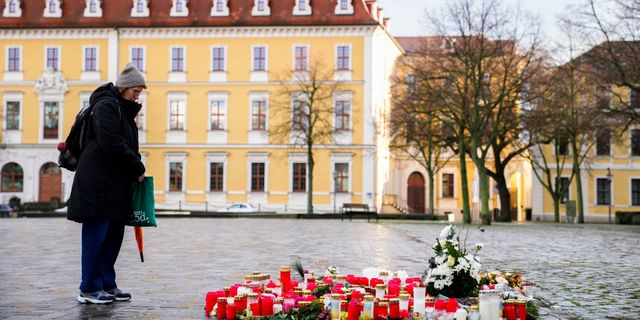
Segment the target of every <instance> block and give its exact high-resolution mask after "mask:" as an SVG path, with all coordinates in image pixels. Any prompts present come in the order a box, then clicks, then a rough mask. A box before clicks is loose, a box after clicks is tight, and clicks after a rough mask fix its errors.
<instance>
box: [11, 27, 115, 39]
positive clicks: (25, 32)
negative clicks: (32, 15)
mask: <svg viewBox="0 0 640 320" xmlns="http://www.w3.org/2000/svg"><path fill="white" fill-rule="evenodd" d="M111 30H113V29H108V28H103V29H91V28H86V29H0V39H1V40H11V39H95V38H105V39H106V38H107V37H108V35H109V32H110V31H111Z"/></svg>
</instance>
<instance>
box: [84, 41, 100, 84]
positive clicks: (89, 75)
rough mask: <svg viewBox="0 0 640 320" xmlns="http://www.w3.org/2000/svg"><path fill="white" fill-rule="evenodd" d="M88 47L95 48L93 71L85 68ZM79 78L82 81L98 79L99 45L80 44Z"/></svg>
mask: <svg viewBox="0 0 640 320" xmlns="http://www.w3.org/2000/svg"><path fill="white" fill-rule="evenodd" d="M88 48H95V49H96V70H94V71H88V70H85V68H86V66H87V49H88ZM80 80H83V81H98V80H100V46H97V45H86V46H82V71H81V72H80Z"/></svg>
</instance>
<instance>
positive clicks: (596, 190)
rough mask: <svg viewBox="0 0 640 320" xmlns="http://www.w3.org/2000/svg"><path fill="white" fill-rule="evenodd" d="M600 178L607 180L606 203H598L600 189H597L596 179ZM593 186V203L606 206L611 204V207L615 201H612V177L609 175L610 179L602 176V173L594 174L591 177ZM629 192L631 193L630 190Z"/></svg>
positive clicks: (613, 184) (613, 185)
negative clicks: (607, 192)
mask: <svg viewBox="0 0 640 320" xmlns="http://www.w3.org/2000/svg"><path fill="white" fill-rule="evenodd" d="M601 179H604V180H608V182H609V203H608V204H607V203H598V193H599V191H600V190H598V180H601ZM593 186H594V188H593V189H594V191H595V194H594V195H593V196H594V197H593V200H594V201H593V205H594V206H603V207H606V206H609V205H611V206H612V207H613V206H614V205H615V202H614V201H613V200H614V199H613V197H614V194H615V193H614V192H615V191H614V187H615V183H613V177H611V180H609V178H608V177H607V176H606V175H605V176H602V175H600V176H595V177H593ZM629 193H631V190H629Z"/></svg>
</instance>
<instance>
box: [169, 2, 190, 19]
mask: <svg viewBox="0 0 640 320" xmlns="http://www.w3.org/2000/svg"><path fill="white" fill-rule="evenodd" d="M181 1H183V4H182V5H183V6H184V8H183V9H182V12H178V8H177V2H178V0H171V3H172V4H171V13H170V14H169V15H170V16H172V17H187V16H189V7H187V4H188V3H189V0H181Z"/></svg>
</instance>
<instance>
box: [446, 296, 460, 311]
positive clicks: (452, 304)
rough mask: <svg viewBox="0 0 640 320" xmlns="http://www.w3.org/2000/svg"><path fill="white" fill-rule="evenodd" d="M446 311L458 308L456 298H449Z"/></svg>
mask: <svg viewBox="0 0 640 320" xmlns="http://www.w3.org/2000/svg"><path fill="white" fill-rule="evenodd" d="M446 310H447V313H455V312H456V310H458V299H456V298H449V299H448V300H447V306H446Z"/></svg>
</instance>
